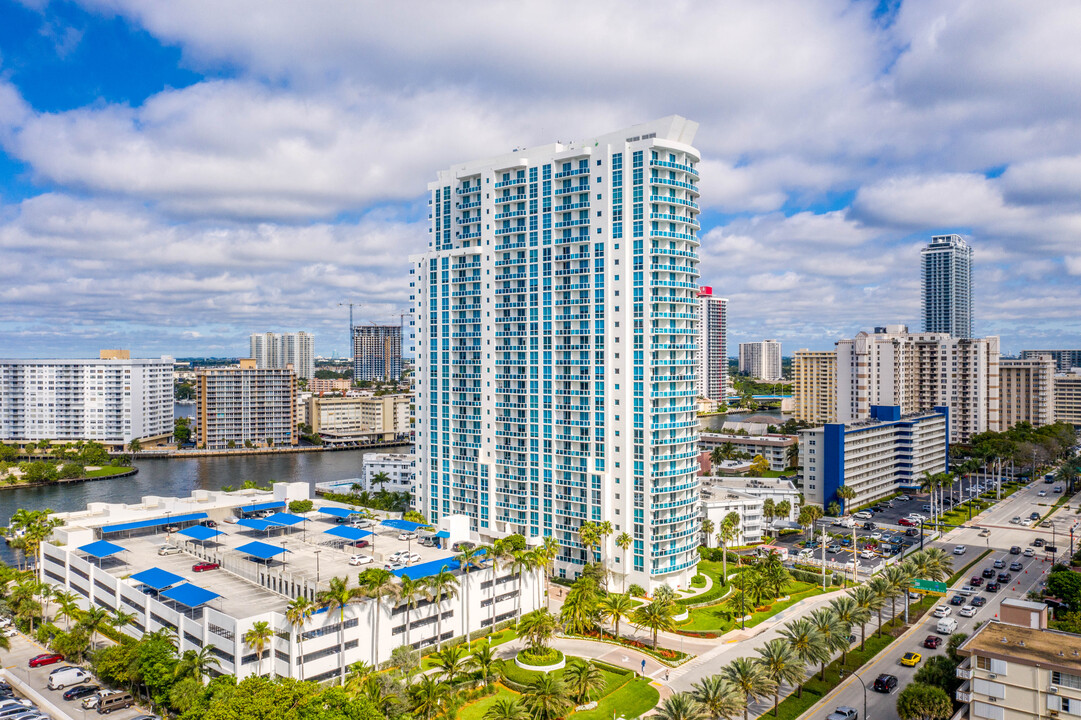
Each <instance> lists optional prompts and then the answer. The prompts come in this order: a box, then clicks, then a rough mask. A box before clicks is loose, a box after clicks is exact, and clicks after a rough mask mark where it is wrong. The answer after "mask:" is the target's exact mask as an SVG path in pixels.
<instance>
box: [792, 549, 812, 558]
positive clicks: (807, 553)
mask: <svg viewBox="0 0 1081 720" xmlns="http://www.w3.org/2000/svg"><path fill="white" fill-rule="evenodd" d="M814 554H815V551H814V550H807V549H806V548H804V549H803V550H800V551H799V554H798V555H797V556H796V557H801V558H809V557H814Z"/></svg>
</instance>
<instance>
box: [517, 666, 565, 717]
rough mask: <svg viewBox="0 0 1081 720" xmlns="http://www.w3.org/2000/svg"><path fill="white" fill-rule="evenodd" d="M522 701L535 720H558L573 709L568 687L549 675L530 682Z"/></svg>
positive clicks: (542, 675) (544, 674) (545, 674)
mask: <svg viewBox="0 0 1081 720" xmlns="http://www.w3.org/2000/svg"><path fill="white" fill-rule="evenodd" d="M522 699H523V701H524V702H525V706H526V707H527V708H528V709H529V712H530V714H531V715H532V716H533V720H558V719H559V718H561V717H563V716H564V715H566V713H567V710H569V709H570V707H571V702H570V700H569V699H568V698H567V688H566V686H565V685H564V684H563V682H562V681H560V680H559V679H557V678H556V677H555V676H554V675H551V674H549V673H543V674H541V675H540V676H538V677H537V678H535V679H534V680H533V681H532V682H530V683H529V685H527V686H526V689H525V692H524V693H522Z"/></svg>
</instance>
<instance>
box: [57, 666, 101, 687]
mask: <svg viewBox="0 0 1081 720" xmlns="http://www.w3.org/2000/svg"><path fill="white" fill-rule="evenodd" d="M90 679H91V675H90V673H88V672H87V671H86V670H83V669H82V668H77V667H72V666H70V665H69V666H68V667H65V668H61V669H60V670H59V671H54V672H52V673H50V675H49V681H48V683H46V684H47V685H48V687H49V689H50V690H63V689H64V688H66V687H71V686H72V685H81V684H83V683H84V682H86V681H88V680H90Z"/></svg>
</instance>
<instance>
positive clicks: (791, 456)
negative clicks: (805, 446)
mask: <svg viewBox="0 0 1081 720" xmlns="http://www.w3.org/2000/svg"><path fill="white" fill-rule="evenodd" d="M784 457H785V460H787V461H788V467H790V468H794V467H799V442H798V441H797V442H794V443H792V444H791V445H789V446H788V449H787V450H785V452H784Z"/></svg>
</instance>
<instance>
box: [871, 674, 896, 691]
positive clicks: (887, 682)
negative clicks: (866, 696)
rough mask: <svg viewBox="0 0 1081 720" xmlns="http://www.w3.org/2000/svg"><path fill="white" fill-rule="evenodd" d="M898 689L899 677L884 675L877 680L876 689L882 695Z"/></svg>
mask: <svg viewBox="0 0 1081 720" xmlns="http://www.w3.org/2000/svg"><path fill="white" fill-rule="evenodd" d="M896 687H897V677H896V676H894V675H887V674H886V673H882V674H881V675H879V676H878V677H876V678H875V684H874V689H875V691H876V692H880V693H891V692H893V690H894V688H896Z"/></svg>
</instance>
